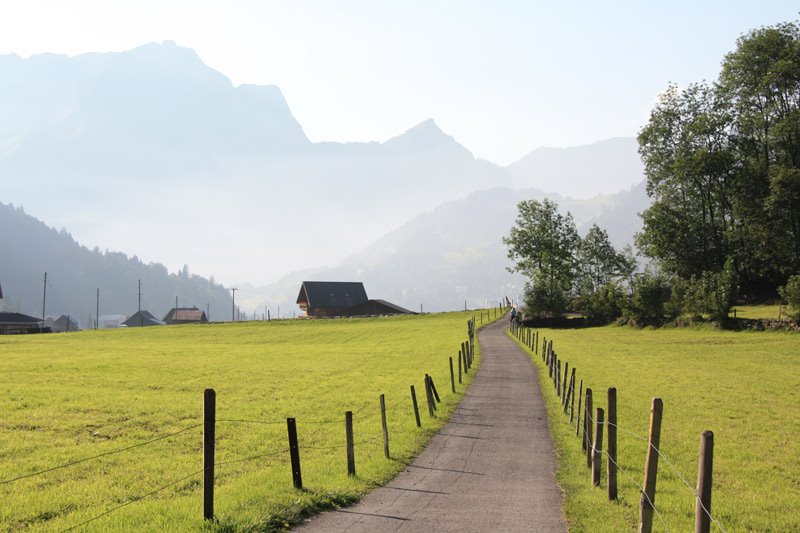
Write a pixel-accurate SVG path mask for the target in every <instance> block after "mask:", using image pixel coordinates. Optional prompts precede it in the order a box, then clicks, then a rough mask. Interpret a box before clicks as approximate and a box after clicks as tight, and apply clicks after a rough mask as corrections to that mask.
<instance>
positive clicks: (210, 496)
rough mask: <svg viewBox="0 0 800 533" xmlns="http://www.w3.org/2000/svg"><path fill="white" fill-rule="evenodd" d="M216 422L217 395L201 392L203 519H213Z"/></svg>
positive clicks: (210, 391) (208, 391)
mask: <svg viewBox="0 0 800 533" xmlns="http://www.w3.org/2000/svg"><path fill="white" fill-rule="evenodd" d="M216 422H217V393H216V392H214V389H206V390H205V391H204V392H203V518H204V519H205V520H213V519H214V441H215V438H216V437H215V435H216Z"/></svg>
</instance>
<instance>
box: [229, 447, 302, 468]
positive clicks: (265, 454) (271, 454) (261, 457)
mask: <svg viewBox="0 0 800 533" xmlns="http://www.w3.org/2000/svg"><path fill="white" fill-rule="evenodd" d="M283 453H289V448H285V449H283V450H279V451H277V452H271V453H263V454H260V455H251V456H250V457H243V458H241V459H231V460H230V461H222V462H219V463H214V466H223V465H230V464H233V463H244V462H245V461H253V460H255V459H263V458H265V457H274V456H276V455H281V454H283Z"/></svg>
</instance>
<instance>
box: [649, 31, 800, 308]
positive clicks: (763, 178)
mask: <svg viewBox="0 0 800 533" xmlns="http://www.w3.org/2000/svg"><path fill="white" fill-rule="evenodd" d="M639 145H640V154H641V156H642V160H643V162H644V165H645V174H646V176H647V192H648V194H649V195H650V197H651V198H652V199H653V203H652V205H651V207H650V208H649V209H647V210H646V211H645V212H644V213H643V220H644V229H643V232H642V233H641V235H640V236H639V238H638V244H639V246H640V248H641V250H642V251H643V252H644V253H645V254H646V255H648V256H650V257H652V258H654V259H657V260H658V262H659V263H660V265H661V266H662V268H664V270H666V271H667V272H669V273H671V274H674V275H678V276H680V277H682V278H685V279H688V278H690V277H692V276H695V277H697V278H700V277H702V276H703V275H704V273H720V272H722V271H723V270H725V269H726V264H727V265H731V266H732V268H733V272H734V273H735V277H736V279H737V280H738V283H739V286H740V289H741V293H742V294H743V295H747V296H754V297H765V296H766V297H773V296H775V295H776V290H777V287H778V286H780V285H782V284H784V283H785V282H786V280H787V279H788V277H789V276H790V275H792V274H793V273H796V272H800V26H798V23H797V22H790V23H784V24H778V25H776V26H772V27H767V28H759V29H756V30H753V31H751V32H750V33H748V34H746V35H744V36H742V37H741V38H740V39H739V40H738V41H737V46H736V49H735V50H734V51H733V52H731V53H729V54H728V55H727V56H726V57H725V59H724V61H723V64H722V72H721V74H720V77H719V80H718V81H717V82H716V83H714V84H712V85H708V84H705V83H702V84H692V85H690V86H688V87H687V88H686V89H684V90H679V89H678V88H677V87H676V86H674V85H672V86H670V87H669V88H668V89H667V91H666V92H665V93H664V94H663V95H662V96H661V98H660V101H659V103H658V104H657V105H656V107H655V108H654V109H653V111H652V113H651V116H650V120H649V122H648V123H647V125H646V126H645V127H644V128H643V129H642V130H641V132H640V134H639Z"/></svg>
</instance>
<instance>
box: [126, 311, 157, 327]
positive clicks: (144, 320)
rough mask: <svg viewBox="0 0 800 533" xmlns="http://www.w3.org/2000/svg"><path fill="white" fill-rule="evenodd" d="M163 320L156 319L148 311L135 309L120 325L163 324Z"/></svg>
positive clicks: (144, 325) (143, 325) (146, 325)
mask: <svg viewBox="0 0 800 533" xmlns="http://www.w3.org/2000/svg"><path fill="white" fill-rule="evenodd" d="M163 325H164V322H163V321H162V320H159V319H157V318H156V317H154V316H153V315H152V313H150V311H137V312H135V313H134V314H132V315H131V316H130V317H128V320H126V321H125V322H123V323H122V326H121V327H126V328H139V327H148V326H163Z"/></svg>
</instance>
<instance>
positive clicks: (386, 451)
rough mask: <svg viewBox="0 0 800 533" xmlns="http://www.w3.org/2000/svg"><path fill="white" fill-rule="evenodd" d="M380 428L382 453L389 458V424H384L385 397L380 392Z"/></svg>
mask: <svg viewBox="0 0 800 533" xmlns="http://www.w3.org/2000/svg"><path fill="white" fill-rule="evenodd" d="M381 429H383V455H385V456H386V458H387V459H388V458H389V426H388V425H387V424H386V397H385V396H384V395H383V394H381Z"/></svg>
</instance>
